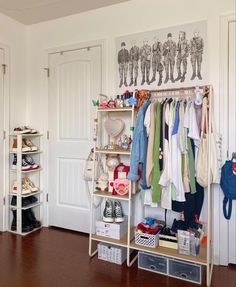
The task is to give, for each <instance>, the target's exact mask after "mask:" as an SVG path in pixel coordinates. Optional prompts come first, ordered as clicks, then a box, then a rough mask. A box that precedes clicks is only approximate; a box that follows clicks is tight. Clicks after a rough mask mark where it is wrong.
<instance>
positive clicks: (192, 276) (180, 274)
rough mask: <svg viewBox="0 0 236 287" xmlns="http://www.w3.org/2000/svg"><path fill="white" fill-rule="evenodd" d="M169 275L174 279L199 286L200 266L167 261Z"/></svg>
mask: <svg viewBox="0 0 236 287" xmlns="http://www.w3.org/2000/svg"><path fill="white" fill-rule="evenodd" d="M169 275H170V276H172V277H175V278H179V279H183V280H187V281H190V282H194V283H198V284H201V281H202V268H201V265H198V264H194V263H187V262H186V261H181V260H175V259H169Z"/></svg>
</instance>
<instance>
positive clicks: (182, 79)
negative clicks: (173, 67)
mask: <svg viewBox="0 0 236 287" xmlns="http://www.w3.org/2000/svg"><path fill="white" fill-rule="evenodd" d="M185 75H186V72H184V73H183V76H182V78H181V80H180V82H181V83H183V82H184V81H185Z"/></svg>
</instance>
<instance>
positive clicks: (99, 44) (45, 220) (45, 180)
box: [40, 39, 107, 227]
mask: <svg viewBox="0 0 236 287" xmlns="http://www.w3.org/2000/svg"><path fill="white" fill-rule="evenodd" d="M95 46H96V47H100V48H101V69H102V71H101V75H102V82H101V91H102V93H106V90H107V87H105V84H106V83H107V81H106V77H107V74H106V73H105V71H107V68H106V65H107V63H106V61H105V59H106V52H107V49H106V40H104V39H101V40H95V41H88V42H81V43H77V44H72V45H68V46H60V47H55V48H50V49H46V50H45V52H44V67H45V68H44V69H45V70H47V69H48V67H49V57H50V55H52V54H55V53H61V52H69V51H75V50H80V49H86V48H92V47H95ZM43 86H44V88H45V89H44V95H46V98H45V103H44V107H45V110H47V115H46V119H45V126H44V127H43V134H44V135H45V136H44V140H43V151H44V152H43V157H44V160H43V162H44V172H43V176H42V182H41V184H42V185H40V186H43V190H44V200H43V202H44V205H43V206H44V208H43V225H44V226H46V227H47V226H48V225H49V218H48V216H49V212H48V196H50V191H49V189H48V187H49V179H48V176H47V175H48V170H49V169H48V152H49V144H48V140H47V137H46V135H47V134H48V129H49V122H48V113H49V85H48V77H47V71H45V77H44V83H43Z"/></svg>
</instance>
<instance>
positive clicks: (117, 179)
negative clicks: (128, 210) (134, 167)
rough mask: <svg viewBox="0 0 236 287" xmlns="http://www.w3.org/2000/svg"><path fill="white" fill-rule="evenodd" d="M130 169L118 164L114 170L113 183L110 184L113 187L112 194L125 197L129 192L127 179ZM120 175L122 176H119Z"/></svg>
mask: <svg viewBox="0 0 236 287" xmlns="http://www.w3.org/2000/svg"><path fill="white" fill-rule="evenodd" d="M129 170H130V167H129V166H128V165H124V164H123V163H120V164H118V165H117V166H116V168H115V170H114V181H113V182H112V183H110V184H111V185H112V186H113V191H112V194H113V195H116V194H117V193H118V194H120V195H125V194H127V193H128V192H129V180H128V179H127V176H128V173H129ZM120 173H122V176H120Z"/></svg>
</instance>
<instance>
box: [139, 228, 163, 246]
mask: <svg viewBox="0 0 236 287" xmlns="http://www.w3.org/2000/svg"><path fill="white" fill-rule="evenodd" d="M158 242H159V234H158V233H157V234H148V233H142V232H138V231H135V243H136V244H138V245H142V246H146V247H151V248H155V247H157V246H158Z"/></svg>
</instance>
